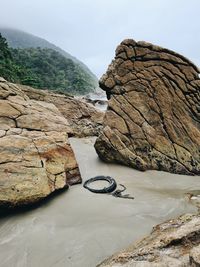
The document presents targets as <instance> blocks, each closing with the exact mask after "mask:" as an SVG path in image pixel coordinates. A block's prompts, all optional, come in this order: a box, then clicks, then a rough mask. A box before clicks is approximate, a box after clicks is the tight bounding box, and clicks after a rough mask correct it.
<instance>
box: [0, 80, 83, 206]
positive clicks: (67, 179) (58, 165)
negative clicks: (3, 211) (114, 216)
mask: <svg viewBox="0 0 200 267" xmlns="http://www.w3.org/2000/svg"><path fill="white" fill-rule="evenodd" d="M70 132H71V128H70V126H69V124H68V121H67V120H66V119H65V118H64V117H63V116H62V114H61V113H60V112H59V110H58V109H57V108H56V107H55V106H54V105H53V104H50V103H46V102H43V101H35V100H30V99H29V97H28V96H27V95H26V94H25V93H24V92H23V91H22V90H21V89H20V88H19V87H18V86H16V85H15V84H12V83H8V82H6V81H5V80H4V79H3V78H1V79H0V206H5V207H13V206H19V205H25V204H30V203H34V202H36V201H39V200H41V199H43V198H44V197H46V196H48V195H49V194H51V193H52V192H54V191H55V190H58V189H62V188H65V187H68V185H69V184H74V183H79V182H81V177H80V173H79V169H78V166H77V162H76V159H75V157H74V153H73V151H72V149H71V146H70V144H69V142H68V136H67V133H70Z"/></svg>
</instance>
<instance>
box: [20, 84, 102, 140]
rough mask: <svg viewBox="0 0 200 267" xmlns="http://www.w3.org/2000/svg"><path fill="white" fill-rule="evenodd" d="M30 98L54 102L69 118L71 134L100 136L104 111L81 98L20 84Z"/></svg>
mask: <svg viewBox="0 0 200 267" xmlns="http://www.w3.org/2000/svg"><path fill="white" fill-rule="evenodd" d="M20 88H21V89H22V90H23V91H24V92H25V93H26V94H27V95H28V97H29V98H30V99H35V100H40V101H45V102H48V103H52V104H54V105H55V106H56V107H57V108H58V109H59V111H60V112H61V113H62V115H63V116H64V117H65V118H66V119H67V121H68V123H69V126H70V128H71V132H70V135H71V136H76V137H85V136H98V135H99V133H100V130H101V129H102V122H103V117H104V112H102V111H100V110H98V109H96V108H94V107H93V106H92V105H90V104H87V103H86V102H84V101H81V100H80V99H76V98H73V97H70V96H66V95H60V94H55V93H52V92H50V91H47V90H40V89H33V88H31V87H29V86H23V85H20Z"/></svg>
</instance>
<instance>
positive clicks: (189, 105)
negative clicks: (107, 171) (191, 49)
mask: <svg viewBox="0 0 200 267" xmlns="http://www.w3.org/2000/svg"><path fill="white" fill-rule="evenodd" d="M198 75H199V70H198V68H197V67H196V66H195V65H194V64H193V63H191V62H190V61H189V60H188V59H186V58H184V57H183V56H181V55H179V54H177V53H175V52H173V51H170V50H167V49H164V48H161V47H158V46H155V45H152V44H150V43H145V42H135V41H134V40H124V41H123V42H122V43H121V44H120V45H119V46H118V47H117V50H116V57H115V59H114V60H113V61H112V63H111V65H110V66H109V67H108V70H107V73H106V74H105V75H103V77H102V78H101V80H100V86H101V88H102V89H103V90H105V91H106V93H107V96H108V98H109V99H110V100H109V103H108V109H107V112H106V115H105V119H104V128H103V131H102V133H101V135H100V136H99V138H98V139H97V141H96V144H95V148H96V151H97V153H98V155H99V157H100V158H101V159H103V160H104V161H107V162H119V163H122V164H125V165H128V166H131V167H133V168H137V169H140V170H147V169H155V170H164V171H169V172H173V173H180V174H200V153H199V152H200V102H199V100H200V89H199V88H200V79H199V76H198Z"/></svg>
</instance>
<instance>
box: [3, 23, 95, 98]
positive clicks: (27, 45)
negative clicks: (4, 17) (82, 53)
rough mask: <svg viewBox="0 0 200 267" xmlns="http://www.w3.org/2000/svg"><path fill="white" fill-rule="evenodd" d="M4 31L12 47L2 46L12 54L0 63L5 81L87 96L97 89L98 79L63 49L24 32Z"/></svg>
mask: <svg viewBox="0 0 200 267" xmlns="http://www.w3.org/2000/svg"><path fill="white" fill-rule="evenodd" d="M1 31H2V32H3V34H2V35H4V36H5V35H6V36H7V38H8V39H9V41H8V40H7V42H8V44H9V46H10V47H8V46H7V48H6V49H3V47H4V48H5V44H4V45H3V46H2V45H1V46H0V50H2V49H3V50H5V51H6V50H7V53H8V54H9V55H7V56H6V58H4V60H2V59H1V60H0V75H1V76H4V77H5V78H6V79H8V80H10V81H13V82H19V83H22V84H26V85H30V86H33V87H37V88H48V89H52V90H56V91H62V92H67V93H72V94H87V93H88V92H91V91H94V89H95V88H96V87H97V84H98V82H97V78H96V76H95V75H94V74H93V73H92V72H91V71H90V70H89V69H88V68H87V67H86V66H85V65H84V64H83V63H82V62H80V61H78V60H77V59H76V58H74V57H72V56H71V55H69V54H68V53H66V52H65V51H63V50H62V49H60V48H58V47H56V46H54V45H53V44H51V43H49V42H47V41H46V40H44V39H42V38H39V37H35V36H33V35H30V34H27V33H24V32H21V31H17V30H11V29H1V28H0V32H1ZM1 39H2V38H1ZM4 41H5V40H4ZM11 47H12V48H11ZM4 53H5V52H4Z"/></svg>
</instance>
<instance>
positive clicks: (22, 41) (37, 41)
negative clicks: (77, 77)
mask: <svg viewBox="0 0 200 267" xmlns="http://www.w3.org/2000/svg"><path fill="white" fill-rule="evenodd" d="M0 33H1V34H2V36H3V37H5V38H6V40H7V43H8V45H9V46H10V47H11V48H21V49H27V48H38V47H41V48H49V49H53V50H55V51H57V52H59V53H60V54H61V55H63V56H64V57H65V58H67V59H71V60H72V61H73V62H74V63H75V64H76V65H78V67H79V68H80V70H81V71H83V72H84V73H85V74H86V75H87V77H89V83H90V84H91V88H90V91H94V90H95V88H98V79H97V77H96V76H95V75H94V74H93V73H92V72H91V71H90V69H89V68H88V67H87V66H86V65H85V64H84V63H83V62H81V61H79V60H78V59H77V58H75V57H73V56H72V55H70V54H69V53H67V52H66V51H64V50H63V49H61V48H59V47H58V46H56V45H54V44H52V43H50V42H48V41H46V40H45V39H43V38H40V37H37V36H34V35H32V34H29V33H26V32H23V31H20V30H16V29H11V28H0ZM92 87H93V89H94V90H92Z"/></svg>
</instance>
